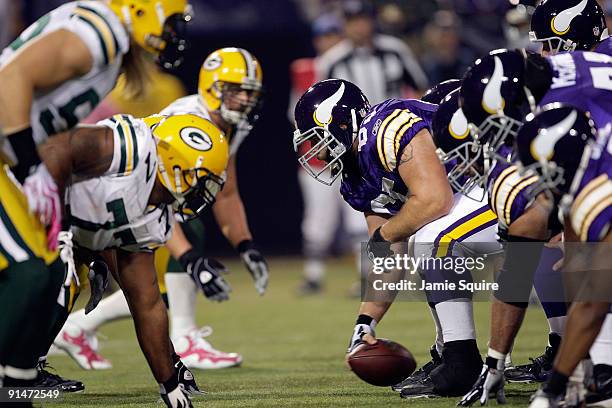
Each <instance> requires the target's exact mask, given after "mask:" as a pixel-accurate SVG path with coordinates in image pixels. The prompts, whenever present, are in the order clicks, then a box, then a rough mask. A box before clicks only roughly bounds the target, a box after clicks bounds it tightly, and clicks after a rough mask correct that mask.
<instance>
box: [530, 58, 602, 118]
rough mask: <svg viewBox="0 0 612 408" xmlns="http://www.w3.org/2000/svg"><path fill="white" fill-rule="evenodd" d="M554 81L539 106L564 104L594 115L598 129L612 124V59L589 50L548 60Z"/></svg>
mask: <svg viewBox="0 0 612 408" xmlns="http://www.w3.org/2000/svg"><path fill="white" fill-rule="evenodd" d="M548 60H549V62H550V64H551V67H552V69H553V75H554V77H553V82H552V84H551V86H550V89H549V91H548V92H546V94H545V95H544V98H543V99H542V100H541V101H540V103H539V105H540V106H544V105H546V104H548V103H551V102H562V103H566V104H568V105H572V106H574V107H576V108H578V109H580V110H582V111H583V112H590V114H591V117H592V118H593V121H594V122H595V124H596V125H597V127H598V128H603V127H605V126H606V125H607V124H608V123H610V122H612V57H609V56H607V55H605V54H598V53H595V52H588V51H576V52H567V53H563V54H557V55H553V56H551V57H548Z"/></svg>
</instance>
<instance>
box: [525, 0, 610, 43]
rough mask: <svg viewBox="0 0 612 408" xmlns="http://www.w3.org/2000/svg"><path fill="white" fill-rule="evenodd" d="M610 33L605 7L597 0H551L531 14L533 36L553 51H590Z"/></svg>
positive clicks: (532, 38)
mask: <svg viewBox="0 0 612 408" xmlns="http://www.w3.org/2000/svg"><path fill="white" fill-rule="evenodd" d="M607 35H608V28H607V26H606V18H605V14H604V11H603V10H602V9H601V7H599V4H597V1H596V0H548V1H543V2H542V3H541V4H540V5H539V6H538V7H536V9H535V11H534V13H533V16H532V17H531V31H530V32H529V39H530V40H531V41H533V42H539V43H542V46H543V48H544V51H546V52H548V53H550V54H557V53H558V52H568V51H575V50H582V51H590V50H591V49H592V48H593V47H594V46H595V45H597V43H598V42H599V41H601V40H603V39H604V38H605V37H607Z"/></svg>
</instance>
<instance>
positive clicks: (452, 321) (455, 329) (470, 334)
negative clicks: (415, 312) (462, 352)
mask: <svg viewBox="0 0 612 408" xmlns="http://www.w3.org/2000/svg"><path fill="white" fill-rule="evenodd" d="M436 312H437V313H438V318H439V319H440V326H441V327H442V337H443V338H444V342H445V343H448V342H449V341H457V340H470V339H476V328H475V327H474V316H473V308H472V301H471V300H469V299H453V300H447V301H446V302H442V303H438V304H436Z"/></svg>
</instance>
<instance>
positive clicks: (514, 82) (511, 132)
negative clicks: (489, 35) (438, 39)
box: [459, 50, 552, 160]
mask: <svg viewBox="0 0 612 408" xmlns="http://www.w3.org/2000/svg"><path fill="white" fill-rule="evenodd" d="M527 65H529V67H527ZM528 69H529V75H527V70H528ZM550 71H551V68H550V65H548V62H547V61H546V60H545V59H544V58H543V57H541V56H539V55H536V54H529V53H527V52H526V51H524V50H514V51H508V50H495V51H491V52H490V53H489V54H488V55H487V56H485V57H483V58H479V59H477V60H476V61H475V62H474V63H473V64H472V66H471V67H470V68H469V69H468V70H467V72H466V73H465V76H464V77H463V80H462V84H461V91H460V93H459V105H460V106H461V109H462V110H463V113H464V114H465V117H466V118H467V120H468V123H469V126H470V132H471V134H472V137H474V140H475V141H476V142H477V143H479V144H481V145H482V146H483V147H484V151H483V153H484V155H485V156H486V157H496V155H498V154H499V151H500V150H501V148H502V147H503V146H512V144H513V143H514V139H515V137H516V134H517V132H518V130H519V129H520V127H521V125H522V123H523V120H524V118H525V116H526V115H527V114H528V113H530V112H532V111H533V110H535V105H536V102H537V101H538V100H539V99H541V97H542V95H539V94H538V95H534V94H532V91H530V89H541V90H544V89H548V85H549V84H550V78H551V77H552V75H551V74H550ZM540 74H541V75H540ZM528 76H532V77H534V78H528ZM540 78H542V80H541V81H540V82H541V83H539V84H536V85H534V84H533V82H532V81H534V80H540ZM546 78H548V80H547V79H546ZM498 158H499V156H498ZM504 159H505V160H509V159H510V158H504Z"/></svg>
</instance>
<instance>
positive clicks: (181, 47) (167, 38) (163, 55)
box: [147, 14, 191, 70]
mask: <svg viewBox="0 0 612 408" xmlns="http://www.w3.org/2000/svg"><path fill="white" fill-rule="evenodd" d="M189 21H191V15H190V14H173V15H171V16H170V17H168V18H167V19H166V21H165V23H164V28H163V31H162V35H161V37H159V40H161V46H162V48H161V49H160V50H159V56H158V58H157V63H158V64H159V65H160V66H161V67H162V68H164V69H166V70H173V69H176V68H178V67H179V66H180V65H181V64H182V63H183V60H184V59H185V55H184V54H185V51H186V50H187V49H188V48H189V42H188V41H187V40H186V36H187V23H189ZM157 39H158V38H157V37H153V36H149V37H147V42H149V41H151V42H154V41H155V40H157ZM157 42H159V41H157Z"/></svg>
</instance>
